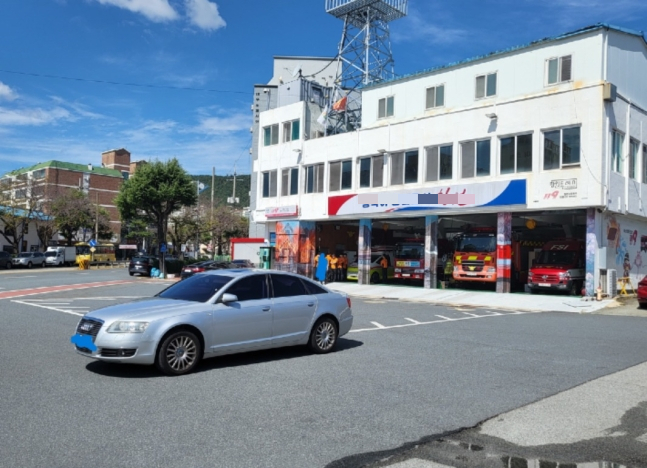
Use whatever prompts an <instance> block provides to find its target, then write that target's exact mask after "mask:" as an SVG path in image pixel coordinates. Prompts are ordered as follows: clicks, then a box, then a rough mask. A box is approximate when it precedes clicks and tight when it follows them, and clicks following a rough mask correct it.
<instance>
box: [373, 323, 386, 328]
mask: <svg viewBox="0 0 647 468" xmlns="http://www.w3.org/2000/svg"><path fill="white" fill-rule="evenodd" d="M371 323H372V324H373V325H375V326H376V327H377V328H386V327H385V326H384V325H382V324H381V323H377V322H371Z"/></svg>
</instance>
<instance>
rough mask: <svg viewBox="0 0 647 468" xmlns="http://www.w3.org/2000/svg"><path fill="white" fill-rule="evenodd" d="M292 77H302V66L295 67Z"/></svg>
mask: <svg viewBox="0 0 647 468" xmlns="http://www.w3.org/2000/svg"><path fill="white" fill-rule="evenodd" d="M292 76H293V77H294V78H296V77H297V76H301V64H299V65H297V66H296V67H294V70H292Z"/></svg>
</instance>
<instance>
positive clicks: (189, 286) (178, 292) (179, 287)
mask: <svg viewBox="0 0 647 468" xmlns="http://www.w3.org/2000/svg"><path fill="white" fill-rule="evenodd" d="M231 280H232V278H231V277H230V276H218V275H195V276H191V277H189V278H187V279H185V280H182V281H180V282H179V283H175V284H174V285H172V286H170V287H168V288H166V289H165V290H164V291H162V292H161V293H159V294H157V296H158V297H162V298H164V299H176V300H178V301H193V302H207V301H208V300H209V299H210V298H211V297H213V295H214V294H215V293H217V292H218V291H220V290H221V289H222V288H223V287H224V286H225V285H226V284H227V283H229V282H230V281H231Z"/></svg>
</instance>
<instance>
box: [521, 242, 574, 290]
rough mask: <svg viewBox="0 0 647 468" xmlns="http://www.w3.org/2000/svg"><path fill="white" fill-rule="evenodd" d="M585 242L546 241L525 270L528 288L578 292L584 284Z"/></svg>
mask: <svg viewBox="0 0 647 468" xmlns="http://www.w3.org/2000/svg"><path fill="white" fill-rule="evenodd" d="M584 258H585V246H584V242H583V241H581V240H575V239H563V240H554V241H550V242H547V243H546V244H544V246H543V247H542V248H541V251H540V252H539V255H538V256H537V258H536V259H535V260H534V261H533V263H532V267H531V268H530V271H529V272H528V287H529V288H530V292H531V293H532V294H535V293H537V292H540V291H551V290H552V291H563V292H567V293H569V294H572V295H577V294H580V291H581V289H582V286H583V284H584V275H585V268H584V262H585V260H584Z"/></svg>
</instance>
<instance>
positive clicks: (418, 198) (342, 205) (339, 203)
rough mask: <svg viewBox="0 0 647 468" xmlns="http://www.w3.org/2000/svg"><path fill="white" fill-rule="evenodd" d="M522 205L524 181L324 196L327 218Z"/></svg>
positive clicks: (524, 202)
mask: <svg viewBox="0 0 647 468" xmlns="http://www.w3.org/2000/svg"><path fill="white" fill-rule="evenodd" d="M525 204H526V180H525V179H521V180H508V181H497V182H484V183H478V184H465V185H453V184H452V185H445V186H441V187H434V188H433V189H423V190H420V191H417V192H412V191H407V192H380V193H363V194H359V195H357V194H356V195H340V196H336V197H328V215H329V216H342V215H356V214H371V213H394V212H404V211H433V210H446V209H451V208H476V207H489V206H506V205H525ZM268 217H269V216H268Z"/></svg>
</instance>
